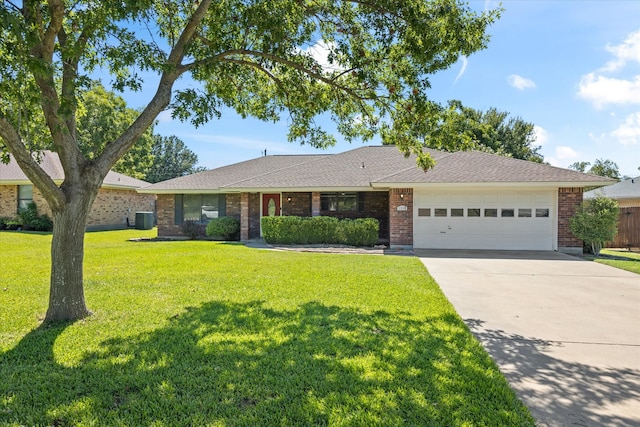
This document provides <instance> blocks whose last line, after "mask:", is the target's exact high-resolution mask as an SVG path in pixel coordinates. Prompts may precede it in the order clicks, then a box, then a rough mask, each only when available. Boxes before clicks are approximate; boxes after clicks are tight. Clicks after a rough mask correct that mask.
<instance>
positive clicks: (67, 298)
mask: <svg viewBox="0 0 640 427" xmlns="http://www.w3.org/2000/svg"><path fill="white" fill-rule="evenodd" d="M70 193H71V195H70V196H69V197H68V199H67V203H65V204H64V206H62V207H61V208H60V209H57V210H53V209H52V211H53V212H52V214H53V241H52V242H51V283H50V290H49V308H48V310H47V315H46V317H45V322H55V321H60V320H78V319H82V318H84V317H87V316H89V315H90V314H91V312H90V311H89V310H88V309H87V307H86V304H85V300H84V288H83V286H84V283H83V259H84V233H85V227H86V225H87V220H88V218H89V211H90V209H91V205H93V201H94V199H95V195H96V193H97V190H95V191H94V192H93V194H90V193H92V192H91V190H89V191H86V189H82V190H80V191H77V192H74V191H71V192H70ZM83 193H84V194H83Z"/></svg>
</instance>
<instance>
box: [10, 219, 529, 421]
mask: <svg viewBox="0 0 640 427" xmlns="http://www.w3.org/2000/svg"><path fill="white" fill-rule="evenodd" d="M152 233H153V232H145V231H129V230H125V231H115V232H101V233H89V234H87V238H86V255H85V290H86V293H85V295H86V299H87V303H88V306H89V308H90V309H92V310H93V312H94V315H93V316H91V317H89V318H87V319H85V320H83V321H79V322H75V323H72V324H57V325H52V326H40V322H41V319H42V317H43V314H44V312H45V311H46V305H47V298H48V275H49V265H48V262H49V261H48V251H49V244H50V241H51V236H49V235H39V234H26V233H8V232H5V233H0V248H2V262H1V267H2V268H1V269H0V283H2V285H1V286H0V307H2V310H0V378H1V380H0V425H56V426H71V425H79V426H111V425H129V426H137V425H148V426H176V425H210V426H254V425H255V426H257V425H260V426H271V425H273V426H291V425H296V426H298V425H302V426H304V425H319V426H321V425H331V426H416V425H421V426H429V425H433V426H480V425H487V426H497V425H501V426H502V425H509V426H519V425H531V426H532V425H534V421H533V419H532V418H531V416H530V415H529V413H528V411H527V409H526V408H525V407H524V406H523V405H522V404H521V403H520V402H519V401H518V400H517V398H516V397H515V395H514V393H513V392H512V390H511V389H510V388H509V387H508V385H507V382H506V380H505V379H504V377H503V376H502V375H501V374H500V372H499V371H498V369H497V367H496V366H495V364H494V363H493V362H492V361H491V359H490V358H489V356H488V355H487V354H486V353H485V352H484V350H483V349H482V348H481V346H480V345H479V343H478V342H477V341H476V340H475V339H474V338H473V336H472V335H471V334H470V332H469V330H468V329H467V328H466V327H465V325H464V323H463V322H462V321H461V319H460V318H459V316H458V315H457V314H456V313H455V311H454V310H453V308H452V306H451V305H450V304H449V303H448V301H447V300H446V299H445V297H444V296H443V294H442V293H441V291H440V290H439V288H438V286H437V285H436V284H435V283H434V281H433V280H432V279H431V277H430V276H429V275H428V273H427V272H426V270H425V269H424V267H423V266H422V265H421V263H420V262H419V261H418V260H417V259H416V258H412V257H389V256H372V255H333V254H317V253H315V254H314V253H295V252H276V251H266V250H259V249H250V248H246V247H244V246H242V245H238V244H223V243H215V242H204V241H183V242H129V241H127V239H128V238H130V237H135V236H144V235H147V236H148V235H151V234H152Z"/></svg>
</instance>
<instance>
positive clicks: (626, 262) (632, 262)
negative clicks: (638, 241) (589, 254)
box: [595, 249, 640, 274]
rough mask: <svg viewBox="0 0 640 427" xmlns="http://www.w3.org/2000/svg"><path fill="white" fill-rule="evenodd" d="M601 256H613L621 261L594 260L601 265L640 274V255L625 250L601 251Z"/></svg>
mask: <svg viewBox="0 0 640 427" xmlns="http://www.w3.org/2000/svg"><path fill="white" fill-rule="evenodd" d="M600 254H601V255H608V256H614V257H616V258H623V259H608V258H596V259H595V260H596V261H597V262H599V263H601V264H606V265H610V266H612V267H616V268H619V269H621V270H627V271H631V272H632V273H637V274H640V253H637V252H630V251H627V250H617V249H603V250H602V251H600Z"/></svg>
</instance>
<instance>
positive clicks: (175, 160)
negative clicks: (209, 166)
mask: <svg viewBox="0 0 640 427" xmlns="http://www.w3.org/2000/svg"><path fill="white" fill-rule="evenodd" d="M151 153H152V155H153V164H152V165H151V167H150V168H149V171H148V172H147V174H146V176H145V181H149V182H152V183H155V182H160V181H165V180H167V179H171V178H177V177H179V176H185V175H189V174H192V173H195V172H201V171H203V170H205V168H202V167H198V166H196V165H197V164H198V156H197V155H196V153H194V152H193V151H191V150H190V149H189V148H187V146H186V145H185V143H184V142H183V141H182V140H181V139H180V138H178V137H177V136H173V135H172V136H161V135H153V147H152V150H151Z"/></svg>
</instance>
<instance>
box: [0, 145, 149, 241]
mask: <svg viewBox="0 0 640 427" xmlns="http://www.w3.org/2000/svg"><path fill="white" fill-rule="evenodd" d="M40 167H42V169H43V170H44V171H45V172H47V174H49V176H50V177H51V178H52V179H53V181H54V182H55V183H56V184H61V183H62V181H63V180H64V171H63V169H62V165H61V163H60V159H59V158H58V154H56V153H53V152H51V151H44V152H43V154H42V157H41V163H40ZM147 185H149V183H148V182H146V181H141V180H139V179H135V178H131V177H130V176H127V175H123V174H121V173H117V172H109V173H108V174H107V176H106V177H105V179H104V181H103V183H102V186H101V187H100V190H99V192H98V195H97V197H96V200H95V202H94V203H93V207H92V208H91V213H90V214H89V221H88V224H87V229H89V230H96V229H111V228H124V227H126V226H127V225H128V223H131V225H133V223H134V222H135V219H136V212H138V211H140V212H153V211H154V210H155V199H156V198H155V196H154V195H152V194H140V193H138V192H137V191H136V189H138V188H140V187H145V186H147ZM30 202H34V203H35V204H36V207H37V208H38V214H40V215H44V214H46V215H48V216H49V217H51V210H50V209H49V206H48V205H47V202H46V201H45V199H44V197H42V195H41V194H40V192H39V191H38V189H37V188H35V187H34V186H33V185H32V184H31V181H29V178H27V176H26V175H25V174H24V172H22V170H21V169H20V167H19V166H18V164H17V163H16V161H15V160H14V159H13V157H10V161H9V164H6V165H5V164H3V163H0V217H8V218H15V216H16V214H17V213H18V208H20V207H25V206H27V204H28V203H30Z"/></svg>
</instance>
